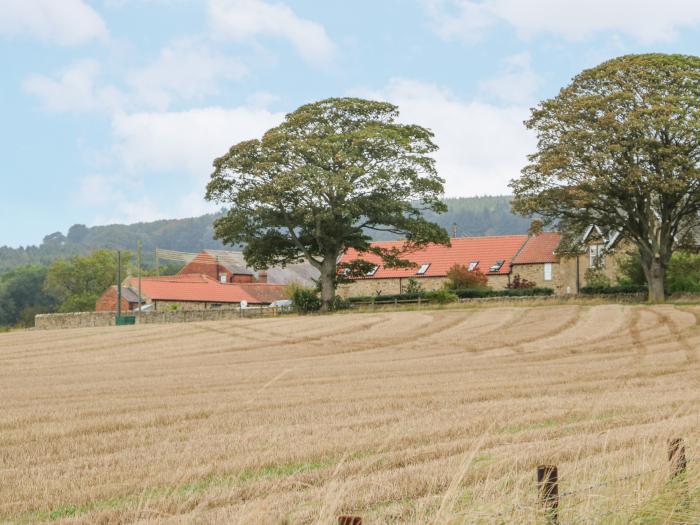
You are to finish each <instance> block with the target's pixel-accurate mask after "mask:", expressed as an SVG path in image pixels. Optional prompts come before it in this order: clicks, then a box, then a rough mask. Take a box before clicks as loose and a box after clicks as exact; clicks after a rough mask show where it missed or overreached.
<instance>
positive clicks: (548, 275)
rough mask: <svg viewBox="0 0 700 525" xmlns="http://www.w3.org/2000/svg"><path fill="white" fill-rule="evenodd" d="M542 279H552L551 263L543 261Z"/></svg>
mask: <svg viewBox="0 0 700 525" xmlns="http://www.w3.org/2000/svg"><path fill="white" fill-rule="evenodd" d="M544 280H545V281H551V280H552V263H544Z"/></svg>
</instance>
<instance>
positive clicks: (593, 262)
mask: <svg viewBox="0 0 700 525" xmlns="http://www.w3.org/2000/svg"><path fill="white" fill-rule="evenodd" d="M588 266H589V267H590V268H595V267H599V268H605V246H603V245H602V244H591V245H590V246H589V247H588Z"/></svg>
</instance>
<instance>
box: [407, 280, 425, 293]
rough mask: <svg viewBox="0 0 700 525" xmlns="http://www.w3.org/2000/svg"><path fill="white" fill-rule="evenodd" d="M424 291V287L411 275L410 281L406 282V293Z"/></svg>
mask: <svg viewBox="0 0 700 525" xmlns="http://www.w3.org/2000/svg"><path fill="white" fill-rule="evenodd" d="M421 292H423V287H422V286H421V285H420V283H419V282H418V281H416V280H415V279H414V278H413V277H411V278H410V279H409V280H408V283H407V284H406V291H405V292H404V293H421Z"/></svg>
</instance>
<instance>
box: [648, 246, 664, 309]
mask: <svg viewBox="0 0 700 525" xmlns="http://www.w3.org/2000/svg"><path fill="white" fill-rule="evenodd" d="M644 273H645V274H646V278H647V284H648V286H649V302H650V303H663V302H664V300H665V299H666V294H665V292H664V281H665V277H666V268H665V267H664V265H663V264H661V261H660V260H659V259H658V258H656V257H654V258H653V259H652V260H651V261H650V262H649V264H648V266H647V265H646V264H645V265H644Z"/></svg>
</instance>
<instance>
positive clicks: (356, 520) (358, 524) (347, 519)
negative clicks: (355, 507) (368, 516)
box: [338, 516, 362, 525]
mask: <svg viewBox="0 0 700 525" xmlns="http://www.w3.org/2000/svg"><path fill="white" fill-rule="evenodd" d="M338 525H362V518H360V517H359V516H338Z"/></svg>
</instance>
